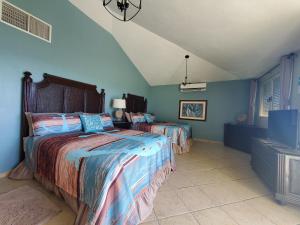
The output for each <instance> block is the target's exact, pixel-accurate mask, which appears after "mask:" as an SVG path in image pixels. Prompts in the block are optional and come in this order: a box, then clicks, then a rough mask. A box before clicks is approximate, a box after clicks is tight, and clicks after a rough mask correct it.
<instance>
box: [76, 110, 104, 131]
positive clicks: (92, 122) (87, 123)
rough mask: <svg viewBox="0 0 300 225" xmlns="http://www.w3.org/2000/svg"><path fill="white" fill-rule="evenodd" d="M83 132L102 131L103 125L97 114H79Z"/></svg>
mask: <svg viewBox="0 0 300 225" xmlns="http://www.w3.org/2000/svg"><path fill="white" fill-rule="evenodd" d="M80 119H81V122H82V126H83V129H84V132H86V133H88V132H99V131H103V126H102V123H101V119H100V116H99V114H93V115H88V114H83V115H80Z"/></svg>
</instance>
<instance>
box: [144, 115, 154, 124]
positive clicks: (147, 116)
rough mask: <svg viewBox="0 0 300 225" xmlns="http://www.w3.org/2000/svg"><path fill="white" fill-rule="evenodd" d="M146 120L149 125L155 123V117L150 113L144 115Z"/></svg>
mask: <svg viewBox="0 0 300 225" xmlns="http://www.w3.org/2000/svg"><path fill="white" fill-rule="evenodd" d="M144 117H145V120H146V121H147V123H154V116H153V115H151V114H148V113H145V114H144Z"/></svg>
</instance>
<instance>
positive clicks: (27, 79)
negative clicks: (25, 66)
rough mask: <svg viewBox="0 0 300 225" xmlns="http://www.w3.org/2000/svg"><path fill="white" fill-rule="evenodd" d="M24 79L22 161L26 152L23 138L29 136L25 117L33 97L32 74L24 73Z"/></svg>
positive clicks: (21, 133)
mask: <svg viewBox="0 0 300 225" xmlns="http://www.w3.org/2000/svg"><path fill="white" fill-rule="evenodd" d="M23 74H24V77H23V79H22V102H23V104H22V106H21V132H20V135H21V137H20V138H21V140H20V150H21V151H20V157H21V160H23V159H24V158H25V155H24V151H23V137H26V136H28V133H29V131H28V123H27V119H26V116H25V112H28V111H29V108H30V102H28V99H30V96H31V84H32V78H31V75H32V74H31V73H30V72H28V71H26V72H24V73H23Z"/></svg>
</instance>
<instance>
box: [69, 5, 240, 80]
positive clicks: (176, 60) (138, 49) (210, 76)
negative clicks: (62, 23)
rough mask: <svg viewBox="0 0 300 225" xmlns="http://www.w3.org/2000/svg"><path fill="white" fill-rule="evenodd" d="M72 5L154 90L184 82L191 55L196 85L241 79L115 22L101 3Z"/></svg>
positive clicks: (137, 27)
mask: <svg viewBox="0 0 300 225" xmlns="http://www.w3.org/2000/svg"><path fill="white" fill-rule="evenodd" d="M70 2H71V3H72V4H73V5H75V6H76V7H77V8H79V9H80V10H81V11H82V12H83V13H85V14H86V15H87V16H89V17H90V18H91V19H92V20H94V21H95V22H96V23H98V24H99V25H100V26H102V27H103V28H104V29H106V30H107V31H108V32H110V33H111V34H112V35H113V37H114V38H115V39H116V41H117V42H118V43H119V45H120V46H121V47H122V49H123V50H124V52H125V53H126V54H127V56H128V57H129V58H130V60H131V61H132V62H133V63H134V64H135V66H136V67H137V68H138V70H139V71H140V72H141V74H142V75H143V76H144V78H145V79H146V80H147V82H148V83H149V84H150V85H152V86H154V85H168V84H178V83H180V82H182V81H183V79H184V76H185V59H184V56H185V55H186V54H190V55H191V58H190V60H189V79H190V81H192V82H200V81H206V82H211V81H221V80H236V79H240V77H238V76H236V75H232V74H230V73H228V72H227V71H225V70H223V69H222V68H220V67H218V66H216V65H214V64H212V63H210V62H208V61H206V60H204V59H202V58H200V57H198V56H196V55H194V54H193V53H191V52H189V51H187V50H185V49H183V48H181V47H180V46H178V45H176V44H174V43H172V42H170V41H168V40H167V39H164V38H162V37H160V36H158V35H157V34H154V33H152V32H151V31H149V30H147V29H145V28H143V27H141V26H140V25H138V24H136V23H133V22H127V23H124V22H119V21H117V20H115V19H113V18H112V17H111V16H110V15H109V14H108V13H107V12H106V10H105V9H104V8H103V6H102V4H101V1H99V0H86V1H82V0H70Z"/></svg>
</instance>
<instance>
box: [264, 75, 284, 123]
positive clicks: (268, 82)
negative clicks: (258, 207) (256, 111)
mask: <svg viewBox="0 0 300 225" xmlns="http://www.w3.org/2000/svg"><path fill="white" fill-rule="evenodd" d="M278 109H280V76H279V74H275V76H272V77H271V78H268V79H265V80H262V81H261V85H260V116H261V117H268V113H269V111H270V110H278Z"/></svg>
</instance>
